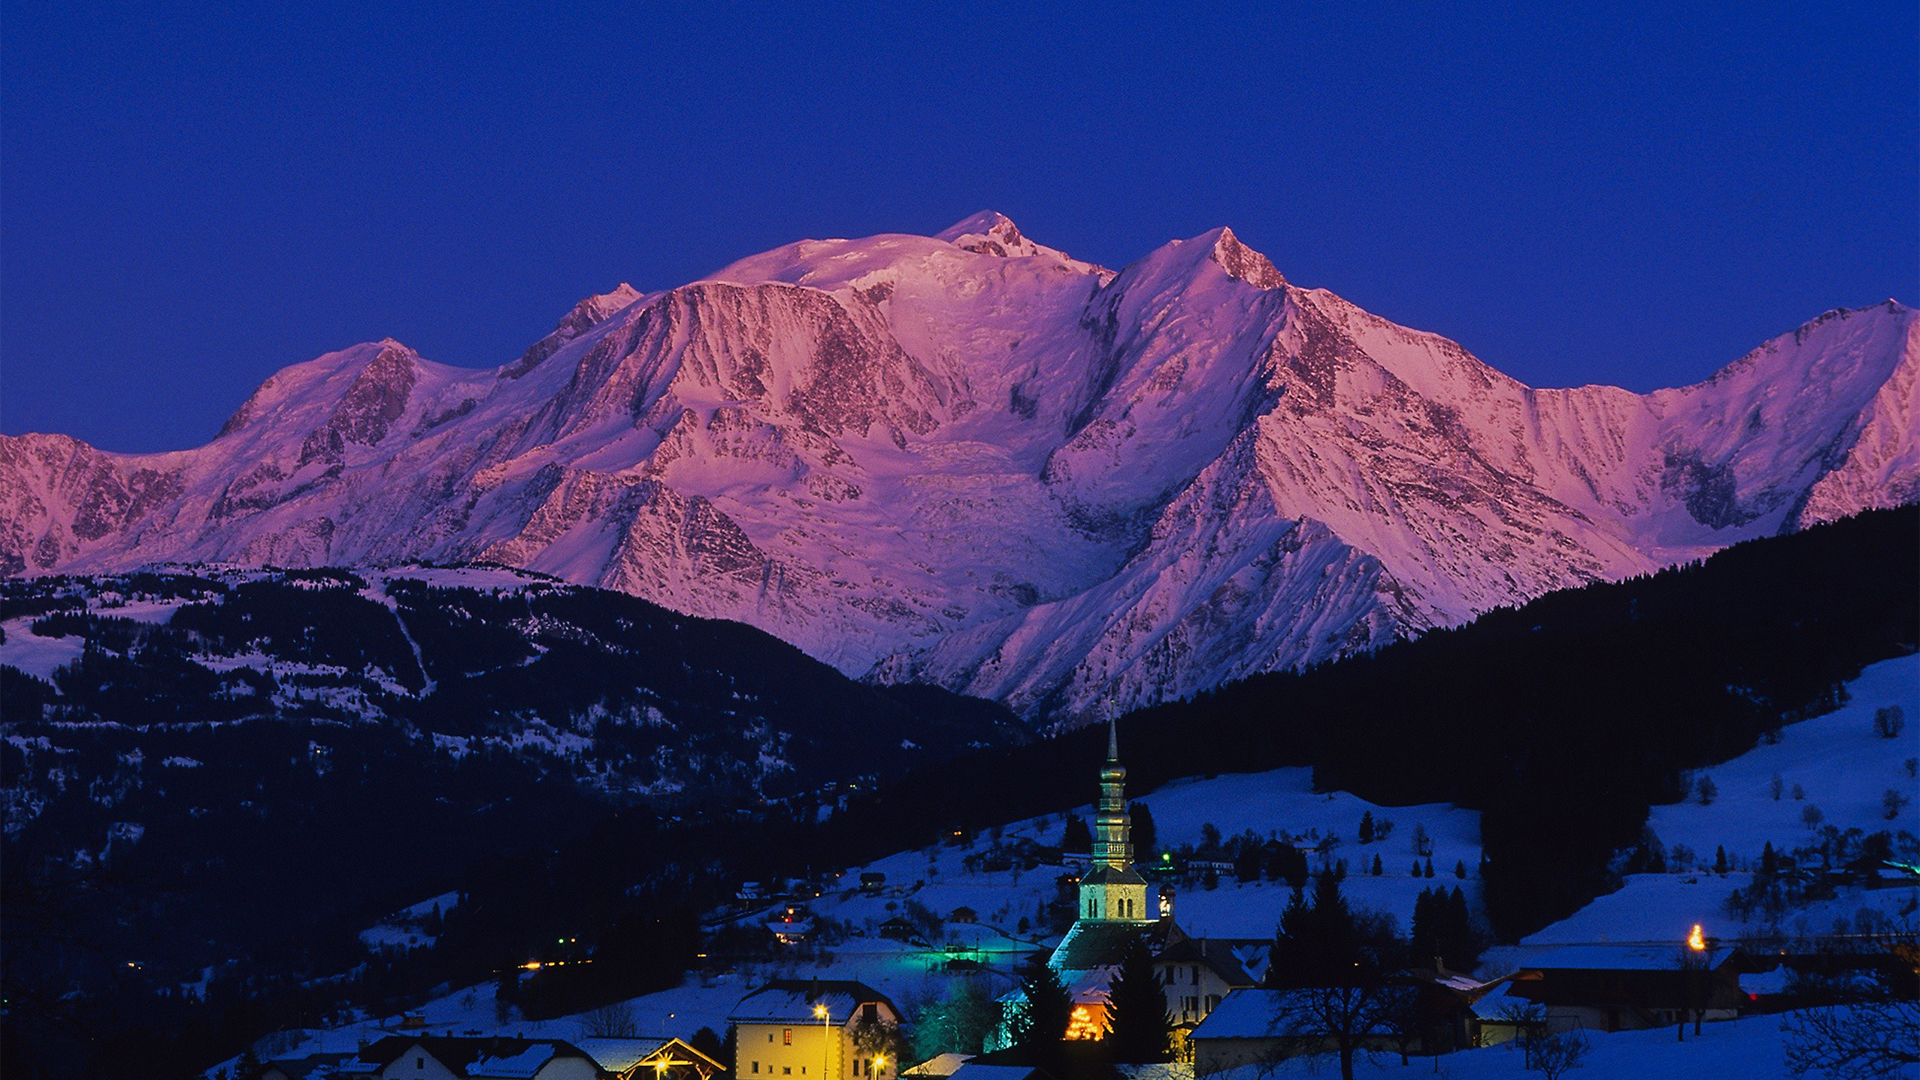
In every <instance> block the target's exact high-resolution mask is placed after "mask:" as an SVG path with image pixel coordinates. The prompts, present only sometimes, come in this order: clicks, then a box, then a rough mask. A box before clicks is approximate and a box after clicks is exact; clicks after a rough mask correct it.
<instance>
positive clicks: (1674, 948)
mask: <svg viewBox="0 0 1920 1080" xmlns="http://www.w3.org/2000/svg"><path fill="white" fill-rule="evenodd" d="M1732 952H1733V950H1732V949H1730V948H1727V947H1725V946H1715V947H1713V948H1710V949H1706V950H1704V951H1703V952H1701V953H1700V954H1699V955H1700V956H1702V957H1704V958H1705V964H1704V966H1706V967H1708V968H1717V967H1719V966H1720V965H1721V964H1723V963H1725V962H1726V960H1727V958H1728V957H1729V956H1730V955H1732ZM1691 956H1692V954H1691V953H1689V951H1688V950H1687V949H1686V948H1685V947H1684V946H1682V945H1679V944H1677V943H1674V942H1665V941H1661V942H1626V943H1622V944H1617V945H1616V944H1608V943H1604V942H1598V943H1592V944H1580V945H1566V946H1562V947H1560V948H1556V949H1549V950H1547V951H1545V952H1540V953H1535V954H1534V955H1533V956H1531V957H1529V958H1528V959H1527V960H1526V961H1525V962H1524V963H1523V964H1522V965H1521V966H1522V967H1526V968H1534V969H1539V970H1555V971H1678V970H1680V968H1681V966H1682V960H1683V958H1684V959H1688V960H1691Z"/></svg>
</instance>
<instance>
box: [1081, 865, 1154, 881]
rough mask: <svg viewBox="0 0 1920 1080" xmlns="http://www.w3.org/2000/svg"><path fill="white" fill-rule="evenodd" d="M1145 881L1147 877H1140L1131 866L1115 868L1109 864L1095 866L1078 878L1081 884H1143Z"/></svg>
mask: <svg viewBox="0 0 1920 1080" xmlns="http://www.w3.org/2000/svg"><path fill="white" fill-rule="evenodd" d="M1146 883H1147V879H1146V878H1143V877H1141V876H1140V872H1139V871H1137V870H1135V869H1134V868H1133V867H1131V866H1129V867H1127V868H1126V869H1124V870H1116V869H1114V868H1113V867H1111V866H1096V867H1094V868H1093V869H1091V870H1089V871H1087V874H1086V876H1085V877H1083V878H1081V879H1080V884H1082V885H1145V884H1146Z"/></svg>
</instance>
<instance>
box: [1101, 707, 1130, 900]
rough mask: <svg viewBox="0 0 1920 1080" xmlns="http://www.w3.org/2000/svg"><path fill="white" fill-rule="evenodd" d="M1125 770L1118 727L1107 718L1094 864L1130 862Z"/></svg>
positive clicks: (1123, 864) (1118, 865)
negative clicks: (1105, 752)
mask: <svg viewBox="0 0 1920 1080" xmlns="http://www.w3.org/2000/svg"><path fill="white" fill-rule="evenodd" d="M1126 784H1127V770H1126V767H1125V766H1123V765H1121V764H1120V733H1119V727H1118V725H1117V724H1115V723H1114V722H1113V721H1112V720H1108V721H1107V763H1106V765H1105V766H1103V767H1102V768H1101V770H1100V806H1099V809H1098V810H1097V812H1096V814H1097V816H1096V818H1095V823H1094V833H1093V864H1094V865H1095V866H1106V867H1111V868H1113V869H1115V870H1125V869H1128V868H1129V867H1131V866H1132V865H1133V819H1132V818H1130V817H1128V816H1127V795H1126Z"/></svg>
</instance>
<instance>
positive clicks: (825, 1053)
mask: <svg viewBox="0 0 1920 1080" xmlns="http://www.w3.org/2000/svg"><path fill="white" fill-rule="evenodd" d="M813 1015H815V1016H817V1017H819V1018H820V1080H831V1077H832V1075H833V1063H832V1058H831V1054H832V1053H833V1040H832V1038H831V1036H829V1035H828V1034H827V1031H828V1027H827V1006H826V1003H825V1002H821V1003H820V1004H818V1005H815V1006H814V1007H813Z"/></svg>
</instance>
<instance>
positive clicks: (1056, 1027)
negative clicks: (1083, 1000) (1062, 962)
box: [1011, 953, 1073, 1070]
mask: <svg viewBox="0 0 1920 1080" xmlns="http://www.w3.org/2000/svg"><path fill="white" fill-rule="evenodd" d="M1020 992H1021V995H1022V996H1023V997H1024V998H1025V1000H1024V1001H1023V1002H1021V1005H1020V1008H1019V1009H1018V1010H1017V1011H1016V1012H1015V1013H1014V1016H1013V1023H1012V1025H1011V1026H1012V1032H1011V1034H1012V1035H1013V1045H1014V1046H1015V1047H1016V1048H1018V1050H1019V1051H1020V1053H1021V1054H1022V1055H1023V1056H1025V1058H1026V1059H1027V1060H1028V1061H1029V1062H1031V1063H1033V1064H1035V1065H1038V1066H1041V1067H1042V1068H1047V1069H1049V1070H1054V1069H1058V1067H1059V1063H1060V1055H1061V1046H1060V1044H1061V1042H1062V1040H1064V1039H1065V1038H1066V1037H1067V1023H1068V1021H1070V1020H1071V1019H1072V1018H1073V998H1072V997H1070V996H1069V995H1068V994H1067V988H1066V987H1064V986H1062V985H1060V976H1059V975H1058V974H1057V973H1056V972H1055V971H1054V970H1053V968H1051V967H1049V966H1048V965H1047V959H1046V956H1045V954H1043V953H1034V954H1033V957H1032V958H1031V960H1030V961H1029V962H1028V964H1027V965H1026V969H1025V970H1024V971H1023V972H1022V973H1021V976H1020Z"/></svg>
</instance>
